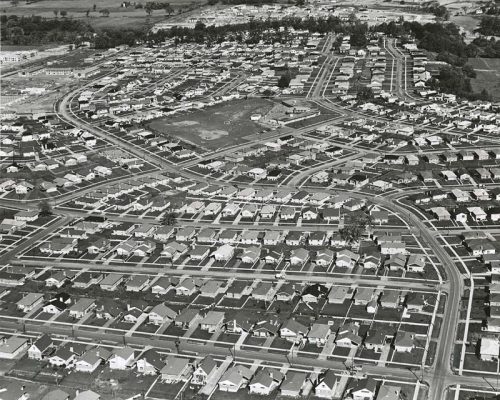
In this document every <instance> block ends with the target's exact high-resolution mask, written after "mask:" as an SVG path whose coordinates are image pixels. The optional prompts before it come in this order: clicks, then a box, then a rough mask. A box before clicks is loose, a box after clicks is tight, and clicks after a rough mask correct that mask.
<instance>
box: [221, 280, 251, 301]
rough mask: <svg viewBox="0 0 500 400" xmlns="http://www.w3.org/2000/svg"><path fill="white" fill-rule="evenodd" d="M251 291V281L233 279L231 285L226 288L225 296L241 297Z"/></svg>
mask: <svg viewBox="0 0 500 400" xmlns="http://www.w3.org/2000/svg"><path fill="white" fill-rule="evenodd" d="M251 292H252V286H251V283H250V282H248V281H238V280H236V281H233V283H232V284H231V286H229V287H228V288H227V291H226V297H228V298H231V299H241V298H242V297H243V296H247V295H249V294H250V293H251Z"/></svg>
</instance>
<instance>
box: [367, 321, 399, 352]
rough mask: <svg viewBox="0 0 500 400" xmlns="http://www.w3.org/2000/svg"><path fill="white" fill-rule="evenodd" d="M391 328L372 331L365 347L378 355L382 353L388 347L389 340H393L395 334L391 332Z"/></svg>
mask: <svg viewBox="0 0 500 400" xmlns="http://www.w3.org/2000/svg"><path fill="white" fill-rule="evenodd" d="M388 329H390V328H385V327H384V328H379V329H377V330H373V329H370V330H368V333H367V335H366V338H365V343H364V345H365V347H366V348H367V349H368V350H373V351H374V352H376V353H380V352H381V351H382V350H383V349H384V347H385V346H386V344H387V342H388V340H392V339H393V337H394V334H393V333H391V332H389V331H388Z"/></svg>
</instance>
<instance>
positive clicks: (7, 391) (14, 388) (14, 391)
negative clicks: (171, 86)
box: [0, 380, 30, 400]
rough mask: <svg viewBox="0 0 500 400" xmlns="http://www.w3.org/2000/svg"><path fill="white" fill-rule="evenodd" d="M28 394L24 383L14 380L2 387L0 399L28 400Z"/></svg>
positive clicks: (0, 388)
mask: <svg viewBox="0 0 500 400" xmlns="http://www.w3.org/2000/svg"><path fill="white" fill-rule="evenodd" d="M29 398H30V393H28V391H27V389H26V386H25V385H24V384H23V382H20V381H17V380H14V381H12V382H10V383H8V382H6V383H4V384H2V386H1V387H0V399H2V400H28V399H29Z"/></svg>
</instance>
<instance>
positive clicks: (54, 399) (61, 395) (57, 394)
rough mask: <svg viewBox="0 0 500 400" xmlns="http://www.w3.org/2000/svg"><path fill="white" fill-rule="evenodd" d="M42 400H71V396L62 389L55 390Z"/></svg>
mask: <svg viewBox="0 0 500 400" xmlns="http://www.w3.org/2000/svg"><path fill="white" fill-rule="evenodd" d="M42 400H69V394H68V393H66V392H65V391H63V390H61V389H55V390H52V391H50V392H48V393H47V394H46V395H45V396H43V397H42Z"/></svg>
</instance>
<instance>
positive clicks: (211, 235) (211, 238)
mask: <svg viewBox="0 0 500 400" xmlns="http://www.w3.org/2000/svg"><path fill="white" fill-rule="evenodd" d="M196 241H197V242H199V243H211V244H213V243H215V242H216V241H217V233H216V232H215V231H214V230H213V229H211V228H203V229H201V230H200V231H199V232H198V236H197V237H196Z"/></svg>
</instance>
